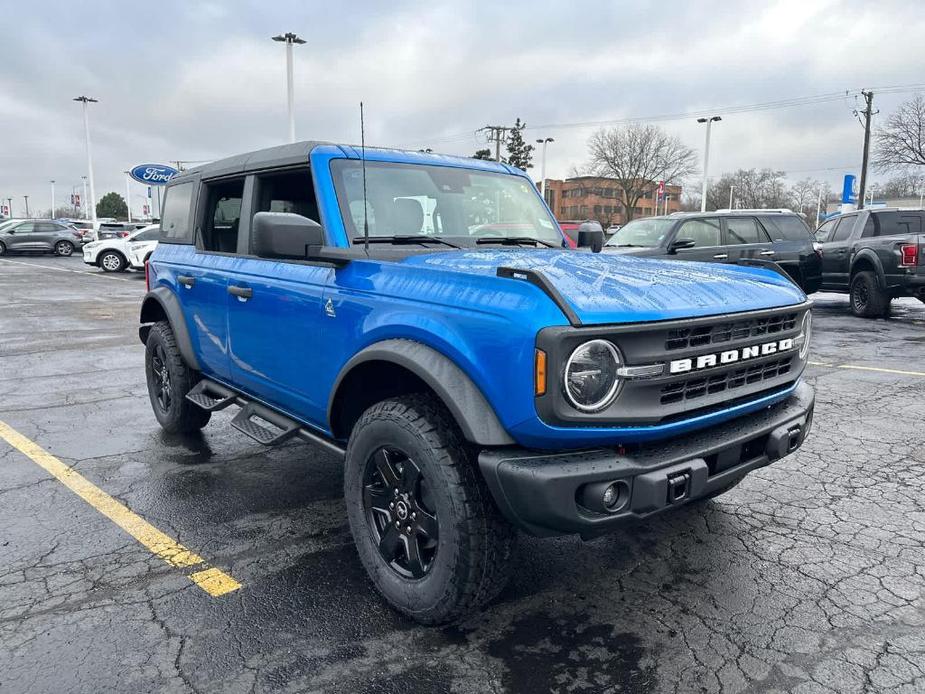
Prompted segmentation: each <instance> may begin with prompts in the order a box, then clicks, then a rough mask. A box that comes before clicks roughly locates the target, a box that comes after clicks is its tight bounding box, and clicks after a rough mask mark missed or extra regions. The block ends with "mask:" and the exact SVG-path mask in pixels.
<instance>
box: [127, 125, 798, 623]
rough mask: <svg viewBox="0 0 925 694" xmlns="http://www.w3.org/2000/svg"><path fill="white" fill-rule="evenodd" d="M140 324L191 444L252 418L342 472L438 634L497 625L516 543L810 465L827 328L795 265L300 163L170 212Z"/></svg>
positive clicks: (173, 203)
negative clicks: (616, 241) (573, 237)
mask: <svg viewBox="0 0 925 694" xmlns="http://www.w3.org/2000/svg"><path fill="white" fill-rule="evenodd" d="M161 233H162V237H161V242H160V244H159V245H158V247H157V250H156V251H155V252H154V254H153V256H152V257H151V260H150V262H149V263H148V266H147V280H148V289H149V291H148V293H147V295H146V296H145V299H144V302H143V304H142V307H141V321H140V322H141V328H140V337H141V341H142V342H143V343H144V344H145V349H146V351H145V364H146V375H147V384H148V390H149V393H150V398H151V404H152V407H153V409H154V414H155V416H156V417H157V420H158V422H159V423H160V425H161V426H162V427H163V428H164V429H166V430H167V431H169V432H188V431H192V430H196V429H199V428H201V427H203V426H205V425H206V423H207V422H208V421H209V418H210V416H211V414H212V412H214V411H216V410H220V409H223V408H225V407H228V406H232V405H234V406H236V407H238V408H240V409H239V410H238V411H237V412H236V414H235V416H234V418H233V419H231V425H232V426H233V427H235V428H237V429H238V430H240V431H241V432H243V433H244V434H247V435H248V436H250V437H252V438H254V439H256V440H257V441H259V442H260V443H263V444H267V445H272V444H277V443H280V442H283V441H286V440H289V439H292V438H301V439H303V440H307V441H310V442H313V443H315V444H317V445H319V446H321V447H323V448H325V449H327V450H328V451H330V452H332V453H333V454H336V455H338V456H342V457H343V458H344V461H345V466H344V496H345V500H346V506H347V513H348V520H349V524H350V528H351V531H352V533H353V537H354V539H355V542H356V547H357V551H358V553H359V556H360V559H361V561H362V563H363V565H364V566H365V568H366V570H367V572H368V573H369V575H370V577H371V579H372V581H373V583H374V584H375V586H376V587H377V589H378V590H379V591H380V592H381V593H382V595H383V596H384V597H385V599H386V600H387V601H388V602H389V603H390V604H391V605H393V606H394V607H395V608H397V609H398V610H400V611H402V612H404V613H405V614H407V615H409V616H411V617H412V618H414V619H416V620H418V621H420V622H422V623H428V624H436V623H441V622H447V621H451V620H456V619H459V618H461V617H462V616H464V615H466V614H468V613H470V612H472V611H473V610H475V609H478V608H479V607H481V606H483V605H485V604H486V603H487V602H488V601H490V600H491V599H492V598H493V597H495V596H496V595H497V594H498V592H499V591H500V590H501V588H502V587H503V586H504V584H505V581H506V580H507V577H508V573H509V570H510V568H511V557H512V547H513V542H514V539H515V534H516V531H517V529H520V530H522V531H525V532H528V533H531V534H534V535H552V534H562V533H577V534H579V535H581V536H582V537H584V538H591V537H594V536H597V535H600V534H602V533H606V532H608V531H611V530H613V529H615V528H618V527H620V526H621V524H624V523H625V522H627V521H629V520H632V519H640V518H646V517H649V516H651V515H653V514H656V513H659V512H662V511H665V510H668V509H670V508H677V507H679V506H681V505H684V504H687V503H690V502H694V501H699V500H704V499H709V498H712V497H715V496H717V495H719V494H722V493H723V492H725V491H727V490H728V489H730V488H732V487H733V486H735V485H736V484H737V483H739V482H740V481H741V480H742V478H743V477H744V476H745V475H746V474H747V473H748V472H750V471H752V470H755V469H756V468H760V467H762V466H764V465H768V464H769V463H772V462H774V461H776V460H778V459H780V458H782V457H784V456H786V455H788V454H789V453H791V452H793V451H794V450H796V449H797V448H798V447H799V446H800V445H801V444H802V442H803V440H804V438H805V437H806V435H807V433H808V432H809V429H810V426H811V423H812V416H813V402H814V395H813V391H812V389H811V387H810V386H809V385H808V384H806V383H805V382H803V381H802V380H801V375H802V373H803V369H804V366H805V364H806V358H807V351H808V347H809V339H810V327H811V314H810V304H809V303H808V301H807V299H806V296H805V295H804V294H803V292H802V291H801V290H800V289H799V288H798V287H797V286H795V285H794V284H793V283H792V282H791V281H790V280H789V279H788V278H787V277H786V276H783V275H782V274H780V273H779V272H776V271H774V269H773V266H771V265H770V264H768V267H747V266H719V265H708V264H699V263H680V264H679V263H673V262H670V261H662V260H654V259H642V258H633V257H627V256H613V255H606V254H599V253H595V252H593V251H596V250H599V249H600V244H601V242H602V238H601V237H600V232H599V230H598V231H594V230H592V229H586V230H585V231H584V232H583V233H582V234H580V236H581V237H582V238H581V243H580V244H579V245H580V246H583V247H582V248H579V249H577V250H575V249H570V248H568V244H567V243H566V242H565V238H564V236H563V235H562V232H561V230H560V229H559V226H558V225H557V223H556V221H555V219H554V218H553V217H552V215H551V214H550V212H549V209H548V208H547V207H546V205H545V204H544V202H543V200H542V198H541V197H540V196H539V195H538V194H537V191H536V188H535V186H534V185H533V183H532V182H531V181H530V179H529V178H528V177H527V176H526V174H525V173H524V172H522V171H519V170H517V169H514V168H512V167H509V166H506V165H504V164H498V163H495V162H487V161H479V160H475V159H463V158H456V157H447V156H440V155H435V154H424V153H413V152H402V151H395V150H382V149H377V150H366V151H365V153H364V152H363V151H361V150H360V149H357V148H354V147H350V146H337V145H331V144H325V143H308V142H304V143H296V144H292V145H285V146H281V147H275V148H271V149H266V150H262V151H258V152H253V153H250V154H244V155H241V156H236V157H232V158H230V159H225V160H222V161H218V162H215V163H212V164H208V165H206V166H202V167H200V168H197V169H194V170H191V171H187V172H185V173H183V174H182V175H180V176H177V177H176V178H174V179H173V180H172V181H171V182H170V185H169V186H168V187H167V193H166V201H165V204H164V208H163V214H162V220H161Z"/></svg>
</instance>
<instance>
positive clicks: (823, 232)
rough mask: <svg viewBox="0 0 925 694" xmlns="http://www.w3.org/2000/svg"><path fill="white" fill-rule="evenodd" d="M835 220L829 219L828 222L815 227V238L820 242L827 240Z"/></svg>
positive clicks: (833, 227)
mask: <svg viewBox="0 0 925 694" xmlns="http://www.w3.org/2000/svg"><path fill="white" fill-rule="evenodd" d="M837 222H838V220H837V219H830V220H829V221H828V222H826V223H825V224H823V225H822V226H821V227H819V228H818V229H816V240H817V241H819V242H821V243H825V242H826V241H828V240H829V237H830V236H832V231H834V229H835V224H836V223H837Z"/></svg>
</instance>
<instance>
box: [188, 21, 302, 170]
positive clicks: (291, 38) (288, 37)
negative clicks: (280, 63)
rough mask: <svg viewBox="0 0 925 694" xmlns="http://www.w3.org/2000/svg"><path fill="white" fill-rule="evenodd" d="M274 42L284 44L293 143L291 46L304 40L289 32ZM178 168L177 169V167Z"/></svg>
mask: <svg viewBox="0 0 925 694" xmlns="http://www.w3.org/2000/svg"><path fill="white" fill-rule="evenodd" d="M272 39H273V40H274V41H279V42H281V43H285V44H286V100H287V103H288V104H289V141H290V142H295V103H294V97H293V87H292V46H293V44H295V45H297V46H300V45H302V44H303V43H305V39H302V38H299V37H298V36H296V35H295V34H293V33H292V32H291V31H288V32H286V33H285V34H280V35H279V36H273V37H272ZM178 168H179V167H178Z"/></svg>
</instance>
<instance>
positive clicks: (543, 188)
mask: <svg viewBox="0 0 925 694" xmlns="http://www.w3.org/2000/svg"><path fill="white" fill-rule="evenodd" d="M550 142H555V140H554V139H552V138H551V137H544V138H542V139H539V140H537V143H538V144H541V145H543V156H542V158H541V159H540V162H541V163H540V197H542V198H543V200H545V199H546V145H548V144H549V143H550Z"/></svg>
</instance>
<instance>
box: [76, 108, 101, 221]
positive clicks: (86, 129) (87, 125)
mask: <svg viewBox="0 0 925 694" xmlns="http://www.w3.org/2000/svg"><path fill="white" fill-rule="evenodd" d="M74 101H80V102H81V103H83V110H84V137H85V138H86V141H87V176H89V177H90V199H89V200H87V204H88V205H89V206H90V219H92V220H93V223H94V226H95V225H96V191H95V189H94V187H93V154H92V153H91V150H90V116H89V114H88V111H87V104H95V103H97V100H96V99H93V98H91V97H89V96H78V97H76V98H75V99H74Z"/></svg>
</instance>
